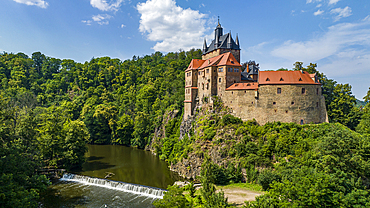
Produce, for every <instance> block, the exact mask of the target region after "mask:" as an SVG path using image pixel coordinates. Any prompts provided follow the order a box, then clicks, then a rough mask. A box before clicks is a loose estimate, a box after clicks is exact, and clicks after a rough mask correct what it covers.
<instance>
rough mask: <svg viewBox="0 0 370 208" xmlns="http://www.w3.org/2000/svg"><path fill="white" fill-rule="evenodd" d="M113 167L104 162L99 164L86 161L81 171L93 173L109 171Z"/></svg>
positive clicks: (98, 162)
mask: <svg viewBox="0 0 370 208" xmlns="http://www.w3.org/2000/svg"><path fill="white" fill-rule="evenodd" d="M114 167H115V165H112V164H109V163H106V162H101V161H92V162H90V161H87V162H86V163H85V164H84V165H83V170H84V171H95V170H102V169H110V168H114Z"/></svg>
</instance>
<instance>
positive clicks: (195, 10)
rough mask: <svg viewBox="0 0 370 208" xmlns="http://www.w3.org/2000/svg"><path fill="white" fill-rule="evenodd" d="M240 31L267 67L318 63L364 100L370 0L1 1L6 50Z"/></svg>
mask: <svg viewBox="0 0 370 208" xmlns="http://www.w3.org/2000/svg"><path fill="white" fill-rule="evenodd" d="M218 17H219V18H220V23H221V25H222V27H223V28H224V33H227V32H231V33H232V37H233V38H234V39H235V37H236V35H237V34H238V37H239V42H240V46H241V62H247V61H249V60H255V61H256V62H257V63H259V64H260V68H261V70H271V69H279V68H288V69H291V68H293V64H294V63H295V62H296V61H300V62H303V65H304V66H307V65H309V64H310V63H317V66H318V67H317V69H318V70H319V71H320V72H323V73H324V74H326V75H327V77H328V78H331V79H334V80H336V81H337V82H338V83H343V84H346V83H349V84H350V85H351V86H352V92H353V94H354V95H355V96H356V98H358V99H360V100H362V98H363V97H364V96H365V95H366V93H367V91H368V90H369V87H370V1H369V0H280V1H276V0H258V1H256V0H238V1H236V0H228V1H221V0H62V1H60V0H1V1H0V52H3V51H5V52H8V53H18V52H23V53H25V54H27V55H29V56H31V55H32V53H34V52H37V51H40V52H41V53H43V54H45V55H47V56H50V57H54V58H60V59H72V60H75V61H77V62H81V63H84V62H85V61H89V60H91V58H93V57H102V56H109V57H111V58H119V59H121V60H126V59H131V58H132V57H133V56H134V55H135V56H140V57H142V56H145V55H150V54H152V53H154V52H155V51H161V52H162V53H164V54H166V53H168V52H176V51H179V50H189V49H191V48H202V46H203V41H204V39H206V40H207V43H208V44H209V43H210V42H211V41H212V39H213V37H214V29H215V27H216V25H217V21H218Z"/></svg>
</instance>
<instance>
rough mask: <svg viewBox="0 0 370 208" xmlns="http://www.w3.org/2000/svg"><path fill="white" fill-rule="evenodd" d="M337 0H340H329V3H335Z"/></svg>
mask: <svg viewBox="0 0 370 208" xmlns="http://www.w3.org/2000/svg"><path fill="white" fill-rule="evenodd" d="M338 1H340V0H329V5H331V4H336V3H338Z"/></svg>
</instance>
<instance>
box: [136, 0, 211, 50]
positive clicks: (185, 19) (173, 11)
mask: <svg viewBox="0 0 370 208" xmlns="http://www.w3.org/2000/svg"><path fill="white" fill-rule="evenodd" d="M137 10H138V12H139V13H140V14H141V17H140V27H139V31H140V32H142V33H145V34H146V35H147V38H148V40H151V41H157V43H156V45H155V46H154V47H153V49H154V50H156V51H163V52H169V51H177V50H179V49H183V50H188V49H190V48H199V46H201V45H202V43H203V38H204V37H205V36H206V35H205V32H206V28H205V22H206V21H205V20H204V18H205V17H206V15H205V14H202V13H199V11H195V10H192V9H190V8H189V9H183V8H181V7H179V6H177V5H176V2H175V1H174V0H147V1H146V2H144V3H139V4H137Z"/></svg>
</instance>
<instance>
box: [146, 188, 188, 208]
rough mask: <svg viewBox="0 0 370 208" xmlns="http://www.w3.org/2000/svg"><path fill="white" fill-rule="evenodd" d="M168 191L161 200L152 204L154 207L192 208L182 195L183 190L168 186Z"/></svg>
mask: <svg viewBox="0 0 370 208" xmlns="http://www.w3.org/2000/svg"><path fill="white" fill-rule="evenodd" d="M167 189H168V191H167V192H165V193H164V196H163V199H160V200H156V201H154V202H153V205H154V206H155V207H159V208H171V207H175V208H185V207H192V204H191V203H190V202H189V201H188V200H187V199H186V197H185V196H184V195H183V190H182V189H181V188H179V187H178V186H169V187H168V188H167Z"/></svg>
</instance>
